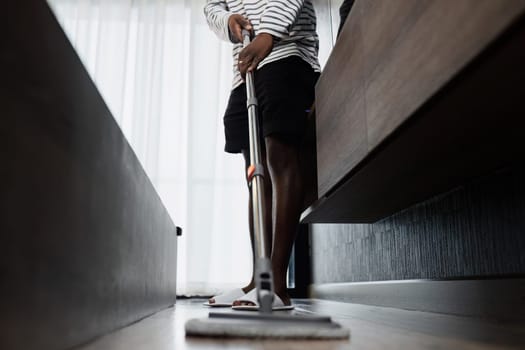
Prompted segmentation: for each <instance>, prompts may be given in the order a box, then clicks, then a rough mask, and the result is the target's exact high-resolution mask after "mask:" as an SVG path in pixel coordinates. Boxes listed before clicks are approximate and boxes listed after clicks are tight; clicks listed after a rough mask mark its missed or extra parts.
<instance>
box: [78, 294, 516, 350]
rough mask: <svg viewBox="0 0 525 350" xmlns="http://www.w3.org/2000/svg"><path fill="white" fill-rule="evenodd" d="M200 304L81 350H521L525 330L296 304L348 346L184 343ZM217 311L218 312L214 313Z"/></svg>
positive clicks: (203, 311) (187, 304)
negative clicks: (342, 330)
mask: <svg viewBox="0 0 525 350" xmlns="http://www.w3.org/2000/svg"><path fill="white" fill-rule="evenodd" d="M202 302H203V300H202V299H190V300H178V301H177V304H176V305H175V307H173V308H170V309H167V310H163V311H160V312H159V313H157V314H155V315H153V316H150V317H148V318H145V319H143V320H141V321H139V322H137V323H135V324H132V325H130V326H128V327H126V328H123V329H121V330H118V331H116V332H113V333H111V334H108V335H106V336H103V337H100V338H98V339H96V340H94V341H93V342H91V343H89V344H86V345H84V346H82V347H79V348H78V349H81V350H101V349H112V350H120V349H122V350H124V349H126V350H129V349H149V350H168V349H169V350H173V349H177V350H185V349H188V350H205V349H239V350H252V349H253V350H260V349H277V350H279V349H292V350H293V349H300V350H304V349H305V348H308V349H323V350H325V349H326V350H343V349H353V350H372V349H374V350H375V349H404V350H411V349H432V350H436V349H476V350H481V349H525V324H501V323H497V322H493V321H487V320H480V319H472V318H466V317H458V316H451V315H444V314H436V313H428V312H419V311H409V310H401V309H394V308H385V307H376V306H368V305H359V304H350V303H340V302H332V301H325V300H305V299H301V300H294V304H295V305H296V308H297V309H298V311H310V312H314V313H316V314H323V315H330V316H332V318H333V319H334V320H335V321H337V322H340V323H341V324H343V325H344V326H346V327H349V328H350V331H351V338H350V340H346V341H339V340H338V341H335V340H334V341H296V340H286V341H283V340H243V339H237V340H226V339H203V338H187V337H186V336H185V334H184V323H185V322H186V320H188V319H190V318H195V317H207V314H208V311H209V310H210V309H208V308H206V307H204V306H202ZM214 311H216V309H214Z"/></svg>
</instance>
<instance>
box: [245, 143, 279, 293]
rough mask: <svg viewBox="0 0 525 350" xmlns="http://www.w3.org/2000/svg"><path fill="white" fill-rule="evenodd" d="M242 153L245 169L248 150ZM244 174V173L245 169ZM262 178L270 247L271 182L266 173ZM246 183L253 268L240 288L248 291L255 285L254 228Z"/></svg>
mask: <svg viewBox="0 0 525 350" xmlns="http://www.w3.org/2000/svg"><path fill="white" fill-rule="evenodd" d="M263 150H264V148H263ZM242 154H243V156H244V162H245V170H247V169H248V167H249V166H250V164H251V163H250V150H248V149H243V150H242ZM263 157H264V152H263ZM264 168H266V162H264ZM245 174H246V171H245ZM264 180H265V181H264V182H265V184H264V190H265V198H264V201H265V207H266V209H265V220H266V221H265V227H266V234H265V237H266V246H267V247H271V246H272V237H271V236H272V233H271V230H272V215H271V212H272V184H271V182H270V176H269V174H266V176H265V177H264ZM246 183H247V187H248V193H249V196H248V223H249V229H250V242H251V248H252V257H253V269H254V270H253V271H252V279H251V281H250V283H249V284H248V285H247V286H245V287H244V288H242V289H243V291H244V292H245V293H248V292H249V291H250V290H252V289H253V288H254V287H255V279H254V276H255V238H254V229H253V205H252V192H251V188H250V186H249V183H248V179H246Z"/></svg>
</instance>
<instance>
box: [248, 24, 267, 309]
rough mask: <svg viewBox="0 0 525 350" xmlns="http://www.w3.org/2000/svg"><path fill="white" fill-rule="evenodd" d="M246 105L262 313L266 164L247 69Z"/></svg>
mask: <svg viewBox="0 0 525 350" xmlns="http://www.w3.org/2000/svg"><path fill="white" fill-rule="evenodd" d="M242 37H243V46H244V47H246V46H248V45H249V44H250V32H248V31H247V30H244V29H243V31H242ZM246 96H247V101H246V106H247V108H248V125H249V137H250V162H251V165H250V166H249V167H248V182H249V184H250V189H251V191H252V210H253V229H254V238H255V242H254V243H255V254H256V256H255V287H256V288H257V301H258V302H259V311H260V312H261V313H270V312H272V305H273V298H274V294H273V276H272V265H271V263H270V258H269V254H268V247H267V246H266V239H265V232H266V227H265V220H264V216H265V212H264V208H265V206H264V168H263V166H262V163H261V150H260V145H259V125H258V121H257V98H256V97H255V84H254V78H253V72H246Z"/></svg>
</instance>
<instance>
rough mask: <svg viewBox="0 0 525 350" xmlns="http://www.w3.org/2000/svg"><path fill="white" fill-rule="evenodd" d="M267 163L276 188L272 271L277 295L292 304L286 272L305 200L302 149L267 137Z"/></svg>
mask: <svg viewBox="0 0 525 350" xmlns="http://www.w3.org/2000/svg"><path fill="white" fill-rule="evenodd" d="M265 143H266V151H267V163H268V170H269V173H270V177H271V181H272V185H273V190H272V194H273V212H272V220H273V248H272V255H271V260H272V268H273V278H274V288H275V293H276V294H277V295H278V296H279V297H280V298H281V299H282V300H283V302H284V303H285V304H286V305H289V304H290V297H289V295H288V292H287V285H286V273H287V270H288V263H289V260H290V255H291V252H292V247H293V243H294V241H295V236H296V233H297V228H298V225H299V218H300V215H301V205H302V200H303V183H302V174H301V171H300V162H299V148H298V146H297V145H295V144H293V143H288V142H286V141H282V140H281V139H280V138H279V137H277V136H268V137H266V138H265Z"/></svg>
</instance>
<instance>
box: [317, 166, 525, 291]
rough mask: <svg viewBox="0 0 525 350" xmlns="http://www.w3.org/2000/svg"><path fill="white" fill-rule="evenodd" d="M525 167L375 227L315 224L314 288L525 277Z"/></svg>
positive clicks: (376, 224) (423, 205)
mask: <svg viewBox="0 0 525 350" xmlns="http://www.w3.org/2000/svg"><path fill="white" fill-rule="evenodd" d="M524 251H525V165H523V164H522V165H520V166H517V167H515V168H513V169H511V170H509V169H507V170H505V171H501V172H498V173H496V174H493V175H491V176H488V177H484V178H480V179H478V180H477V181H474V182H472V183H470V184H468V185H466V186H464V187H461V188H459V189H457V190H455V191H453V192H450V193H448V194H445V195H442V196H439V197H437V198H434V199H432V200H429V201H427V202H424V203H421V204H418V205H416V206H414V207H412V208H409V209H407V210H405V211H403V212H401V213H398V214H396V215H393V216H391V217H389V218H386V219H384V220H382V221H379V222H377V223H374V224H315V225H312V254H313V266H312V269H313V282H314V283H316V284H320V283H334V282H356V281H380V280H401V279H421V278H456V277H457V278H461V277H479V276H490V275H507V274H525V254H523V252H524Z"/></svg>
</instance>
